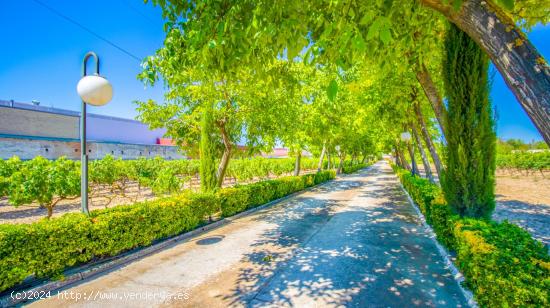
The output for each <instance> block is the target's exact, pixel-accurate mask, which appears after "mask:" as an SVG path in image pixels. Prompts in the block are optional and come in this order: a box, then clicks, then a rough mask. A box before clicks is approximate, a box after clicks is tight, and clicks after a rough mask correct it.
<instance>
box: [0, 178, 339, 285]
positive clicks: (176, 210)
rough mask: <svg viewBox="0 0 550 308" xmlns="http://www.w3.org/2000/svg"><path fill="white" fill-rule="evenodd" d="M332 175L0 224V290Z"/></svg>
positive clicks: (144, 243) (55, 274)
mask: <svg viewBox="0 0 550 308" xmlns="http://www.w3.org/2000/svg"><path fill="white" fill-rule="evenodd" d="M334 177H335V174H334V172H332V171H324V172H320V173H318V174H315V175H311V174H309V175H305V176H301V177H285V178H281V179H277V180H271V181H264V182H258V183H254V184H250V185H244V186H237V187H232V188H224V189H221V190H219V191H218V192H217V193H190V192H186V193H182V194H179V195H174V196H171V197H164V198H159V199H156V200H153V201H146V202H139V203H134V204H132V205H128V206H118V207H113V208H109V209H102V210H95V211H92V212H91V214H90V216H89V217H87V216H85V215H83V214H80V213H70V214H65V215H63V216H61V217H59V218H52V219H49V220H48V219H44V220H41V221H39V222H36V223H32V224H18V225H9V224H7V225H0V268H1V269H2V270H1V271H0V292H1V291H3V290H6V289H8V288H11V287H13V286H15V285H17V284H20V283H21V282H22V281H23V280H25V279H26V278H27V277H29V276H35V277H38V278H48V277H59V276H60V275H61V273H62V272H63V270H65V269H67V268H68V267H71V266H75V265H78V264H81V263H84V262H89V261H91V260H94V259H99V258H104V257H108V256H114V255H117V254H120V253H121V252H124V251H128V250H131V249H134V248H137V247H143V246H147V245H150V244H151V243H153V242H154V241H157V240H160V239H163V238H166V237H170V236H175V235H177V234H180V233H183V232H187V231H190V230H193V229H194V228H196V227H197V226H199V225H200V224H201V223H204V222H206V220H207V219H208V218H210V217H211V216H212V215H214V214H216V213H218V212H220V211H221V214H222V215H223V216H231V215H234V214H236V213H238V212H242V211H244V210H246V209H248V208H251V207H255V206H258V205H260V204H263V203H266V202H268V201H271V200H273V199H276V198H280V197H282V196H284V195H288V194H290V193H293V192H295V191H298V190H301V189H303V188H304V187H305V186H306V184H307V186H312V185H315V184H319V183H321V182H324V181H327V180H329V179H332V178H334Z"/></svg>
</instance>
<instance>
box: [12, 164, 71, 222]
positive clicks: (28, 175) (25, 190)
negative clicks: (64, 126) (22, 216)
mask: <svg viewBox="0 0 550 308" xmlns="http://www.w3.org/2000/svg"><path fill="white" fill-rule="evenodd" d="M8 191H9V202H10V203H11V204H13V205H15V206H19V205H23V204H29V203H33V202H37V203H39V204H40V205H42V206H45V207H46V208H47V209H48V217H50V216H51V215H52V211H53V207H55V205H56V204H57V203H58V202H59V201H61V200H63V199H67V198H74V197H78V196H79V195H80V172H79V169H78V168H77V165H76V163H75V162H74V161H71V160H68V159H66V158H64V157H61V158H59V159H57V160H56V161H53V162H52V161H49V160H47V159H45V158H43V157H41V156H37V157H35V158H34V159H32V160H30V161H26V162H24V163H21V164H20V166H19V169H18V170H17V171H15V172H13V174H12V175H11V176H10V177H9V187H8Z"/></svg>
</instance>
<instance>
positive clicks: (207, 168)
mask: <svg viewBox="0 0 550 308" xmlns="http://www.w3.org/2000/svg"><path fill="white" fill-rule="evenodd" d="M212 112H213V108H212V105H207V106H205V108H204V110H203V112H202V120H201V145H200V161H201V168H200V179H201V190H202V191H203V192H208V191H213V190H215V189H216V188H217V187H218V179H217V178H216V157H215V155H216V148H215V144H214V140H215V139H214V138H212V134H213V131H212V130H213V128H214V127H213V126H214V123H213V119H212Z"/></svg>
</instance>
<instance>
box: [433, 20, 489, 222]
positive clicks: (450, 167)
mask: <svg viewBox="0 0 550 308" xmlns="http://www.w3.org/2000/svg"><path fill="white" fill-rule="evenodd" d="M445 46H446V60H445V65H444V67H445V70H444V72H443V75H444V81H445V90H446V94H447V99H448V110H447V114H446V115H447V116H446V119H445V123H446V124H445V126H446V139H447V148H446V155H445V159H446V162H445V165H446V168H445V171H444V172H443V174H442V179H441V180H442V181H441V184H442V187H443V191H444V193H445V198H446V199H447V202H449V204H450V205H451V207H452V208H453V209H454V210H455V211H456V212H457V213H458V214H459V215H461V216H469V217H486V218H488V217H490V216H491V213H492V211H493V209H494V208H495V193H494V189H495V187H494V186H495V175H494V173H495V142H496V136H495V131H494V123H493V119H492V112H491V104H490V102H489V80H488V67H489V59H488V57H487V56H486V55H485V53H484V52H483V51H482V50H481V48H480V47H479V46H478V45H477V44H476V43H475V42H474V41H473V40H472V39H471V38H469V37H468V35H467V34H466V33H464V32H463V31H462V30H460V29H459V28H458V27H456V26H455V25H452V24H451V25H450V26H449V31H448V33H447V38H446V41H445Z"/></svg>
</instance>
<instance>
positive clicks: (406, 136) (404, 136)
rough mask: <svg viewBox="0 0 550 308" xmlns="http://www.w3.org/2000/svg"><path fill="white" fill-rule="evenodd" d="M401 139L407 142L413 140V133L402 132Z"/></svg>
mask: <svg viewBox="0 0 550 308" xmlns="http://www.w3.org/2000/svg"><path fill="white" fill-rule="evenodd" d="M401 140H402V141H405V142H409V141H410V140H411V133H409V132H403V133H401Z"/></svg>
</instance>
